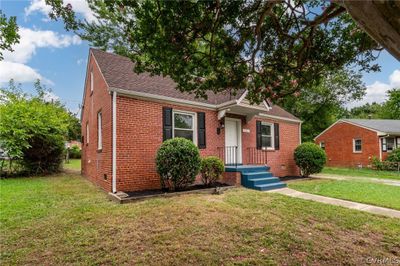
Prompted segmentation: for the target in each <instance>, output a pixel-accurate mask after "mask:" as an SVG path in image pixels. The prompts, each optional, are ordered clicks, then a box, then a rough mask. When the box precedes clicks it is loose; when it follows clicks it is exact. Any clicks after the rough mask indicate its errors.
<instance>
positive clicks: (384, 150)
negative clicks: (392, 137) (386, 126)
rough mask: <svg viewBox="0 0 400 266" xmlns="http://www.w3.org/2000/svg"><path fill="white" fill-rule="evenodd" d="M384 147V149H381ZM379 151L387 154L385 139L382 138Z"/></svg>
mask: <svg viewBox="0 0 400 266" xmlns="http://www.w3.org/2000/svg"><path fill="white" fill-rule="evenodd" d="M383 147H385V148H383ZM381 151H383V152H387V143H386V138H382V146H381Z"/></svg>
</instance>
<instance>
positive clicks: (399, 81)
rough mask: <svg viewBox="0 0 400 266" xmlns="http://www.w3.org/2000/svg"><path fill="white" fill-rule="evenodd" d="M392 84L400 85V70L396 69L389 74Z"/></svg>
mask: <svg viewBox="0 0 400 266" xmlns="http://www.w3.org/2000/svg"><path fill="white" fill-rule="evenodd" d="M389 82H390V86H391V87H393V88H399V87H400V70H399V69H396V70H395V71H393V73H392V74H391V75H390V76H389Z"/></svg>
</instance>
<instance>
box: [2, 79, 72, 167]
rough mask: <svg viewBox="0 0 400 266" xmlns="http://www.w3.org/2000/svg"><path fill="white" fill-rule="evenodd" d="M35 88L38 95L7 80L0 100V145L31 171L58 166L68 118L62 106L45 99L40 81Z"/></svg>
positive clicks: (44, 89)
mask: <svg viewBox="0 0 400 266" xmlns="http://www.w3.org/2000/svg"><path fill="white" fill-rule="evenodd" d="M36 87H37V89H38V95H26V94H23V93H20V92H19V90H18V88H17V87H16V86H15V85H13V83H11V87H10V88H8V89H1V99H0V100H1V101H0V145H1V147H2V148H3V149H5V150H6V151H7V154H8V155H9V156H10V157H11V158H12V159H22V160H23V163H24V165H25V166H26V167H27V169H25V170H27V171H29V172H31V173H39V172H46V171H53V170H55V169H58V166H59V165H60V163H61V156H62V153H63V150H64V140H65V137H66V135H67V132H68V127H69V121H70V120H69V119H70V118H69V114H68V112H67V111H66V109H65V108H64V106H62V105H61V104H60V103H59V102H46V101H45V99H44V98H43V97H44V95H45V94H44V92H46V91H47V89H46V88H45V87H42V86H41V85H40V82H37V83H36Z"/></svg>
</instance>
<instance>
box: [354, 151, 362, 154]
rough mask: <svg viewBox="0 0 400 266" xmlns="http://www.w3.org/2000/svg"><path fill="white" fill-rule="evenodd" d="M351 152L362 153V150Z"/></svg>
mask: <svg viewBox="0 0 400 266" xmlns="http://www.w3.org/2000/svg"><path fill="white" fill-rule="evenodd" d="M353 153H355V154H360V153H362V151H353Z"/></svg>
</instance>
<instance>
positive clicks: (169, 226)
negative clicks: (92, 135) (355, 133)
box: [0, 174, 400, 265]
mask: <svg viewBox="0 0 400 266" xmlns="http://www.w3.org/2000/svg"><path fill="white" fill-rule="evenodd" d="M0 185H1V187H0V188H1V197H0V204H1V205H0V210H1V213H0V226H1V238H0V244H1V249H0V251H1V257H0V259H1V260H0V264H1V265H10V264H19V265H20V264H27V265H38V264H43V263H44V264H46V265H64V264H81V265H82V264H83V265H121V264H128V265H133V264H142V265H171V264H173V265H182V264H184V265H189V264H190V265H221V264H224V265H232V264H241V265H260V264H263V265H265V264H279V265H282V264H284V265H294V264H295V265H310V264H316V265H321V264H323V265H338V264H348V265H351V264H353V265H357V264H358V265H360V264H365V259H366V258H369V257H389V258H393V257H396V256H399V254H400V245H399V243H400V223H399V220H398V219H392V218H387V217H382V216H376V215H372V214H369V213H365V212H359V211H355V210H350V209H345V208H341V207H337V206H331V205H325V204H322V203H318V202H312V201H306V200H302V199H296V198H290V197H286V196H283V195H279V194H274V193H263V192H258V191H253V190H247V189H233V190H230V191H227V192H225V193H224V194H222V195H182V196H179V197H173V198H158V199H151V200H146V201H141V202H137V203H131V204H124V205H117V204H115V203H113V202H110V201H108V200H107V198H106V194H105V193H104V192H102V191H99V190H98V188H96V186H94V185H92V184H91V183H89V182H88V181H87V180H86V179H83V178H81V177H79V176H77V175H73V174H60V175H55V176H48V177H36V178H20V179H17V178H14V179H5V180H0ZM333 247H334V248H333Z"/></svg>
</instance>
